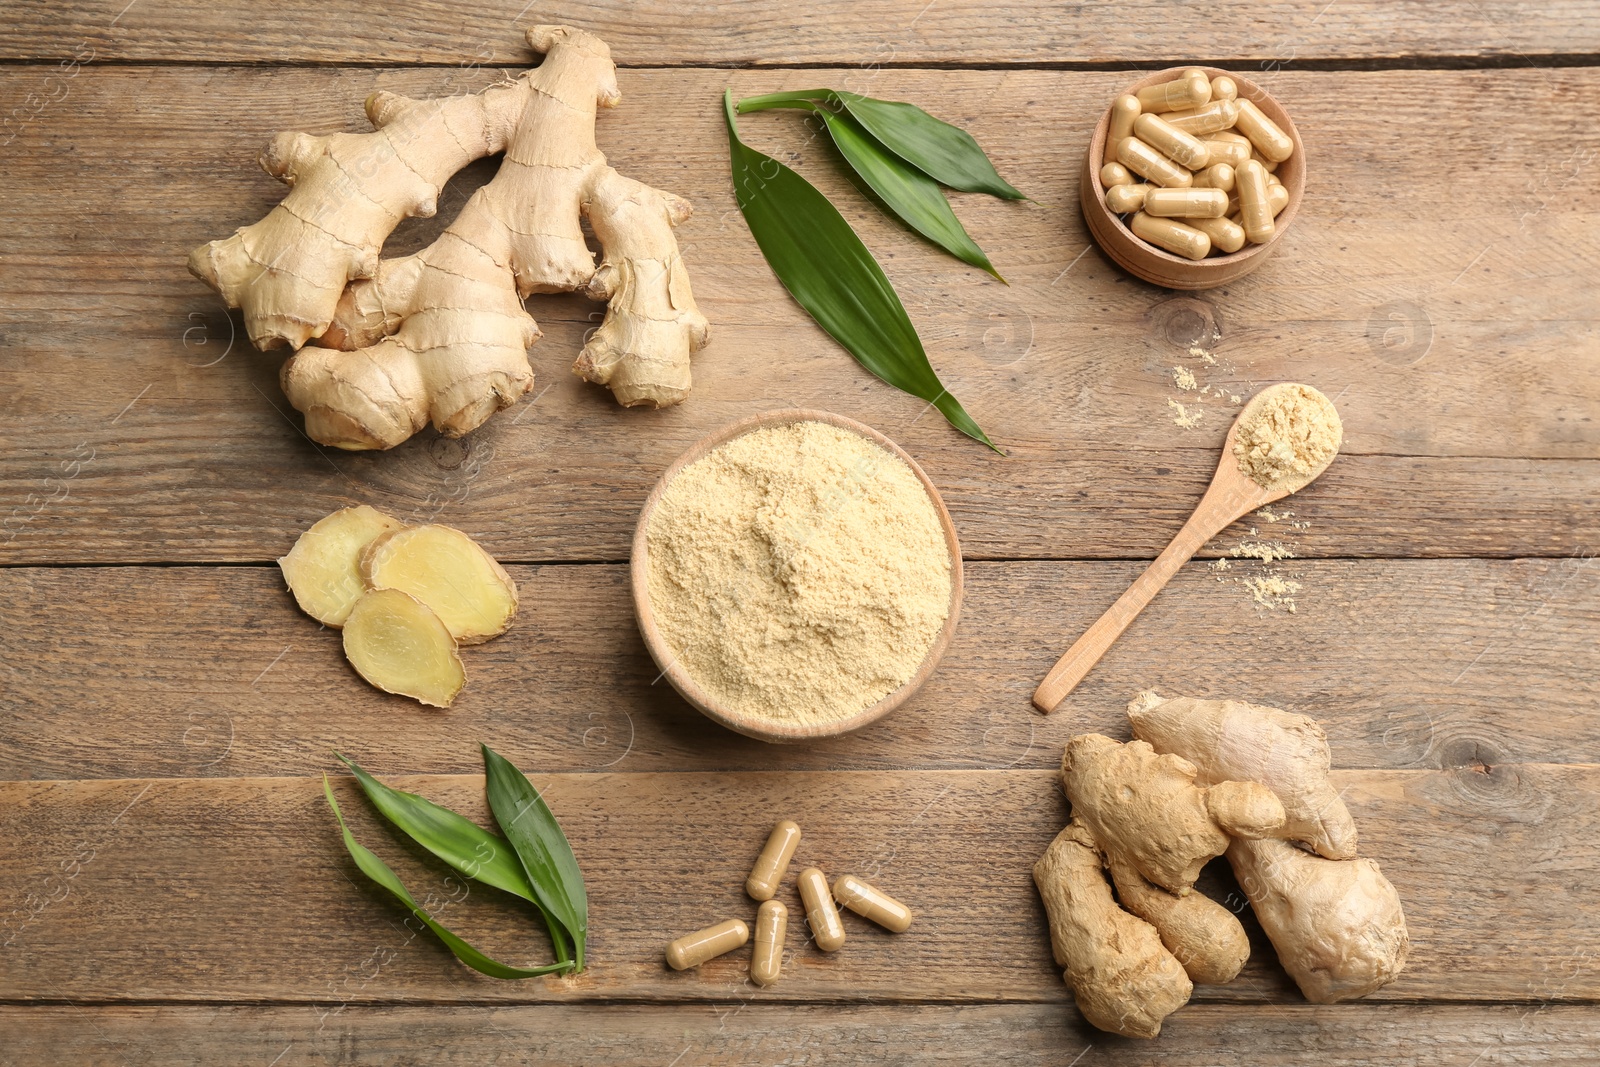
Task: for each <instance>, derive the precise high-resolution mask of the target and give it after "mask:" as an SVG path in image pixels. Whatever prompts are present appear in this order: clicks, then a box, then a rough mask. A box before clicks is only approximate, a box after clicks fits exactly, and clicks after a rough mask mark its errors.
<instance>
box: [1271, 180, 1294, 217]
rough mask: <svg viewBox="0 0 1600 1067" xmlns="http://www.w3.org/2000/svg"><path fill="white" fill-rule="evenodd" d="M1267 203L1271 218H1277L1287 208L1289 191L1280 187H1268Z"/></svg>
mask: <svg viewBox="0 0 1600 1067" xmlns="http://www.w3.org/2000/svg"><path fill="white" fill-rule="evenodd" d="M1267 202H1268V203H1269V204H1271V205H1272V217H1273V218H1277V217H1278V216H1279V215H1281V214H1283V209H1284V208H1286V207H1288V206H1289V190H1288V189H1285V188H1284V187H1283V186H1282V185H1268V186H1267Z"/></svg>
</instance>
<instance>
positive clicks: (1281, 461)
mask: <svg viewBox="0 0 1600 1067" xmlns="http://www.w3.org/2000/svg"><path fill="white" fill-rule="evenodd" d="M1342 436H1343V430H1342V428H1341V426H1340V424H1339V413H1338V412H1337V411H1335V410H1334V409H1333V404H1332V402H1330V401H1329V400H1328V398H1327V397H1325V396H1323V395H1322V394H1321V393H1319V392H1317V391H1316V390H1315V389H1313V388H1311V386H1309V385H1298V384H1296V383H1293V382H1287V383H1285V384H1283V385H1274V386H1270V387H1268V388H1266V389H1263V390H1262V391H1261V392H1260V393H1258V394H1257V395H1256V397H1255V398H1254V399H1253V400H1251V401H1250V403H1249V404H1247V405H1246V406H1245V409H1244V411H1243V412H1242V413H1241V414H1240V416H1239V432H1238V434H1237V436H1236V437H1235V438H1234V442H1233V454H1234V456H1235V458H1237V459H1238V461H1239V467H1240V469H1242V470H1243V471H1244V472H1245V473H1246V474H1248V475H1249V476H1250V477H1251V478H1252V479H1253V480H1254V481H1255V482H1256V484H1257V485H1259V486H1261V487H1262V488H1264V489H1286V490H1288V491H1289V492H1291V493H1292V492H1295V491H1296V490H1298V489H1301V488H1303V487H1304V486H1305V485H1306V483H1307V482H1309V481H1311V479H1313V478H1315V477H1316V476H1317V475H1318V474H1321V473H1322V470H1323V468H1325V467H1326V466H1327V465H1328V464H1329V463H1330V462H1332V460H1333V457H1334V454H1335V453H1337V452H1338V451H1339V442H1340V440H1341V438H1342Z"/></svg>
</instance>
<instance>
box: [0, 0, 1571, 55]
mask: <svg viewBox="0 0 1600 1067" xmlns="http://www.w3.org/2000/svg"><path fill="white" fill-rule="evenodd" d="M738 10H739V17H738V18H731V17H730V16H729V13H728V11H727V10H726V9H724V8H722V7H719V6H718V5H716V4H707V3H694V4H674V3H670V2H668V0H644V2H638V0H599V2H595V3H588V4H584V5H582V6H581V7H567V8H550V7H543V8H521V7H520V5H507V4H495V3H489V2H486V0H472V2H467V3H459V4H451V3H446V2H443V0H425V2H421V3H412V4H408V5H406V6H405V7H404V8H403V9H397V10H393V11H386V12H385V13H384V14H383V16H382V17H381V18H380V17H375V16H374V15H373V12H372V9H371V8H370V7H367V6H364V5H362V4H360V3H358V2H356V0H334V2H331V3H313V2H311V0H290V2H287V3H282V4H276V5H273V7H272V8H271V9H270V10H267V11H256V10H252V11H251V12H250V15H249V18H248V20H247V21H246V20H242V19H241V17H240V15H239V13H237V12H232V11H231V10H230V9H228V8H226V7H217V6H208V5H205V4H201V3H196V2H194V0H187V2H180V3H174V4H127V3H126V0H92V2H90V3H86V4H81V5H76V6H75V7H74V8H73V10H72V12H71V14H70V15H64V14H63V13H60V12H57V11H55V10H53V9H52V8H51V7H50V5H49V4H48V3H46V2H45V0H20V2H15V3H13V4H11V5H9V7H8V11H7V14H8V18H9V20H10V22H11V25H10V26H9V28H8V29H9V32H8V34H7V38H8V39H7V42H6V45H5V48H4V51H3V52H0V56H3V57H5V58H26V59H38V58H44V59H57V58H60V57H63V56H70V55H72V54H73V51H72V50H73V47H74V46H77V45H79V44H80V42H81V43H83V44H86V45H87V46H88V47H91V48H93V49H94V50H95V55H96V56H97V57H102V58H105V59H111V60H127V59H132V60H140V61H166V62H180V63H188V62H194V61H196V60H205V61H208V62H213V63H234V62H243V63H286V62H302V63H305V62H309V63H318V64H331V63H344V64H352V65H358V66H359V65H367V64H372V63H434V64H443V65H450V66H453V65H455V64H457V63H463V62H477V63H504V62H506V61H507V52H508V51H510V52H511V53H512V55H513V56H514V55H515V47H516V46H515V43H512V44H509V45H508V44H507V42H508V41H511V42H514V41H515V39H516V38H517V37H519V36H520V33H519V28H520V27H524V26H528V25H531V24H533V23H534V22H536V21H539V20H541V19H544V20H550V19H555V20H559V21H563V22H566V23H568V24H569V25H574V26H578V27H581V28H583V29H587V30H592V31H594V32H596V33H599V34H601V35H602V36H603V37H604V38H605V39H606V41H607V42H608V43H609V44H610V45H611V49H612V52H613V54H614V55H615V56H616V57H617V59H618V60H619V61H620V62H622V63H625V64H629V65H658V64H666V65H675V64H702V65H707V66H713V65H733V64H737V65H750V64H759V65H778V64H791V63H811V64H817V63H835V64H860V65H861V66H862V67H863V68H867V69H870V68H871V67H872V66H874V65H886V64H892V63H953V64H965V63H983V64H1029V65H1034V64H1052V63H1084V62H1087V63H1097V62H1139V63H1146V64H1149V63H1154V62H1161V59H1162V57H1169V56H1187V57H1190V58H1191V59H1195V60H1199V59H1210V58H1220V59H1230V58H1236V59H1248V60H1255V61H1258V62H1260V63H1261V64H1272V63H1278V64H1285V63H1294V62H1297V61H1302V62H1303V61H1307V60H1312V61H1315V60H1325V59H1328V58H1330V57H1336V58H1337V59H1338V60H1343V61H1349V60H1363V59H1377V58H1390V57H1405V58H1406V59H1408V60H1410V61H1412V62H1415V61H1416V60H1417V59H1418V58H1424V59H1425V58H1426V57H1434V56H1439V57H1469V58H1471V59H1476V60H1478V61H1491V62H1493V61H1500V62H1504V63H1508V64H1518V65H1526V64H1532V63H1536V62H1539V61H1540V60H1545V59H1546V57H1548V56H1550V55H1561V54H1568V55H1570V54H1579V55H1582V54H1588V55H1594V54H1595V53H1600V18H1597V17H1596V13H1595V10H1594V8H1593V6H1592V5H1589V4H1585V3H1583V2H1581V0H1558V2H1552V3H1544V4H1538V5H1529V4H1525V3H1515V2H1509V0H1478V2H1473V0H1429V2H1425V3H1408V4H1403V5H1397V4H1386V3H1383V2H1382V0H1344V2H1342V3H1338V4H1325V5H1324V4H1296V3H1290V2H1288V0H1256V2H1253V3H1252V2H1248V0H1218V2H1215V3H1213V4H1210V5H1208V6H1207V8H1206V12H1205V17H1204V19H1203V20H1201V19H1197V18H1195V17H1193V16H1192V15H1186V14H1185V13H1183V12H1181V11H1179V10H1176V9H1172V8H1168V7H1165V6H1161V5H1147V6H1143V7H1138V6H1134V5H1127V4H1080V5H1063V4H1055V3H1050V2H1049V0H1011V2H1007V3H998V4H985V3H980V2H978V0H954V2H944V3H929V2H928V0H863V2H854V3H851V2H846V0H825V2H820V3H816V4H813V5H811V6H809V7H807V8H806V9H805V11H804V13H803V14H801V15H798V16H797V13H796V11H795V9H794V8H793V6H792V5H786V4H783V3H780V2H778V0H745V2H743V3H741V4H739V8H738ZM245 26H248V29H245V28H244V27H245ZM1546 61H1547V60H1546Z"/></svg>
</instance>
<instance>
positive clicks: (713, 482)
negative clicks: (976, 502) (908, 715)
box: [646, 422, 951, 725]
mask: <svg viewBox="0 0 1600 1067" xmlns="http://www.w3.org/2000/svg"><path fill="white" fill-rule="evenodd" d="M646 536H647V538H648V543H649V561H650V566H649V588H650V605H651V610H652V612H653V614H654V615H655V620H656V623H657V625H658V627H659V628H660V630H661V633H662V635H663V636H664V637H665V638H666V641H667V644H668V645H669V646H670V647H671V648H672V650H673V652H674V653H675V654H676V655H677V659H678V662H679V664H680V665H681V666H682V667H683V669H684V670H685V671H686V672H687V673H688V674H689V676H690V677H692V678H693V679H694V680H695V681H696V682H697V683H698V684H699V685H700V686H701V687H702V688H703V689H704V690H705V691H706V692H707V693H708V694H709V695H710V696H711V697H712V698H713V699H715V700H716V701H718V702H719V703H721V704H723V705H724V706H726V707H728V708H729V709H730V710H733V711H736V712H739V713H743V714H747V715H756V716H762V717H766V718H770V719H773V720H775V721H781V722H785V723H789V724H806V725H810V724H816V723H822V722H832V721H836V720H839V719H844V718H848V717H849V716H851V715H854V714H855V713H856V712H859V711H862V710H863V709H865V708H867V707H870V706H871V705H873V704H875V703H877V702H878V701H879V700H881V699H882V698H883V697H885V696H887V695H888V694H889V693H891V692H893V691H894V690H895V689H898V688H899V687H900V686H901V685H902V684H904V683H905V682H906V681H907V680H909V679H910V678H911V676H912V675H913V674H915V673H916V672H917V668H918V667H920V666H921V665H922V661H923V659H924V658H925V657H926V655H927V652H928V649H929V647H930V646H932V644H933V642H934V639H935V638H936V637H937V636H938V634H939V631H940V630H941V629H942V628H943V627H944V623H945V619H946V618H947V617H948V616H949V610H950V589H951V566H950V558H949V551H948V548H947V545H946V542H945V539H944V532H943V528H942V527H941V525H940V523H939V516H938V512H937V511H936V510H935V509H934V505H933V501H932V499H930V497H929V496H928V493H927V491H926V490H925V489H924V488H923V486H922V483H921V482H920V481H919V480H918V479H917V476H916V475H915V474H914V473H912V471H911V468H910V467H908V466H907V465H906V464H905V463H904V462H903V461H902V460H901V459H900V458H899V457H898V456H895V455H893V454H892V453H890V452H888V451H886V450H885V449H883V448H881V447H879V446H878V445H877V444H875V443H874V442H872V441H869V440H867V439H866V438H864V437H862V436H860V435H859V434H855V433H851V432H850V431H848V430H844V429H841V428H840V427H837V426H833V425H830V424H828V423H822V422H800V423H790V424H787V425H782V426H770V427H764V428H762V429H759V430H754V431H752V432H750V433H747V434H745V435H743V436H742V437H738V438H735V439H734V440H732V441H730V442H728V443H727V444H725V445H722V446H721V447H720V448H717V449H715V450H713V451H712V452H710V453H708V454H707V455H705V456H703V457H702V458H700V459H699V460H696V461H695V462H694V463H691V464H690V465H689V466H687V467H685V468H684V469H683V470H682V471H680V472H679V473H678V475H677V476H676V477H675V478H673V480H672V481H671V483H670V484H669V485H668V486H667V489H666V491H665V492H664V493H663V494H662V496H661V499H660V501H659V502H658V503H657V505H656V508H655V511H654V512H653V513H652V515H651V518H650V525H649V528H648V530H647V532H646Z"/></svg>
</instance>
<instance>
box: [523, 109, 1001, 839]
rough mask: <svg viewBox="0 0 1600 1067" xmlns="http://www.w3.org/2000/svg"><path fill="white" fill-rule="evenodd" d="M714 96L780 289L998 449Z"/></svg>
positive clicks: (844, 244) (860, 253)
mask: <svg viewBox="0 0 1600 1067" xmlns="http://www.w3.org/2000/svg"><path fill="white" fill-rule="evenodd" d="M722 103H723V111H724V112H725V114H726V117H727V123H728V154H729V158H730V164H731V166H732V171H733V189H734V193H735V196H736V197H737V199H738V201H739V210H740V211H742V212H743V213H744V219H745V222H746V224H748V225H749V227H750V233H751V235H752V236H753V237H755V239H756V244H757V245H758V246H759V247H760V248H761V254H762V255H763V256H765V257H766V260H767V264H768V265H769V266H770V267H771V268H772V272H773V273H774V274H776V275H777V276H778V280H779V281H780V282H782V283H783V285H784V288H786V289H788V290H789V293H790V295H792V296H793V297H794V298H795V300H796V301H797V302H798V303H799V304H800V306H801V307H803V308H805V309H806V311H808V312H810V314H811V317H812V318H814V319H816V321H817V324H818V325H819V326H821V327H822V328H823V329H824V330H826V331H827V332H828V335H829V336H831V337H832V338H833V339H834V340H836V341H838V342H839V343H840V344H841V345H843V346H844V347H845V349H846V350H848V351H849V353H850V354H851V355H852V356H854V357H855V358H856V361H857V362H858V363H860V364H861V365H862V366H863V367H865V368H866V369H867V370H869V371H871V372H872V373H873V374H875V375H877V376H878V377H879V378H882V379H883V380H884V381H886V382H888V383H889V384H890V385H892V386H894V387H895V388H897V389H902V390H904V391H905V392H907V393H910V394H911V395H912V396H917V397H921V398H922V399H923V400H926V401H927V402H928V403H930V404H932V405H933V406H934V407H936V408H938V409H939V411H940V412H941V413H942V414H943V415H944V417H945V418H946V419H947V420H949V422H950V424H951V425H952V426H954V427H955V428H956V429H958V430H960V431H961V432H962V433H964V434H966V435H967V436H968V437H971V438H973V439H974V440H977V441H981V442H983V443H984V444H986V445H988V446H989V447H990V448H994V450H995V451H996V452H999V451H1000V450H999V449H998V448H995V446H994V442H992V441H990V440H989V437H988V435H987V434H985V433H984V432H983V430H982V429H980V428H979V426H978V424H977V423H976V422H974V421H973V420H972V416H970V415H968V414H967V413H966V411H965V409H963V408H962V406H961V404H960V402H959V401H957V400H956V398H955V397H954V396H952V395H951V394H950V392H949V390H947V389H946V388H945V387H944V385H943V384H942V383H940V381H939V376H938V375H937V374H935V373H934V371H933V367H932V365H930V364H929V363H928V355H927V353H926V352H924V351H923V348H922V341H921V339H920V338H918V337H917V331H916V328H915V327H913V326H912V325H911V317H910V316H909V315H907V314H906V309H905V306H904V305H903V304H901V303H900V298H899V296H897V295H896V294H895V291H894V287H893V286H892V285H890V284H889V279H888V277H887V276H885V275H884V273H883V269H882V268H881V267H879V266H878V262H877V260H875V259H873V258H872V253H870V252H868V251H867V247H866V245H864V244H862V243H861V239H860V238H859V237H857V236H856V234H855V231H854V230H852V229H851V228H850V224H849V223H848V222H846V221H845V220H844V216H842V215H840V214H839V212H838V210H837V209H835V208H834V206H833V205H832V204H830V203H829V202H828V198H827V197H825V196H823V195H822V194H821V193H820V192H818V191H817V189H816V188H815V187H814V186H813V185H812V184H811V183H810V182H808V181H806V180H805V179H804V178H802V177H800V175H798V174H796V173H795V172H794V171H792V170H790V169H789V168H788V167H786V166H784V165H783V164H782V163H779V162H778V161H777V160H776V159H773V158H772V157H771V156H769V155H766V154H765V153H762V152H758V151H756V150H755V149H753V148H749V147H747V146H746V145H745V144H744V142H742V141H740V140H739V129H738V126H737V124H736V122H735V120H734V112H733V94H732V93H731V92H726V93H724V94H723V99H722ZM513 843H514V842H513Z"/></svg>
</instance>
